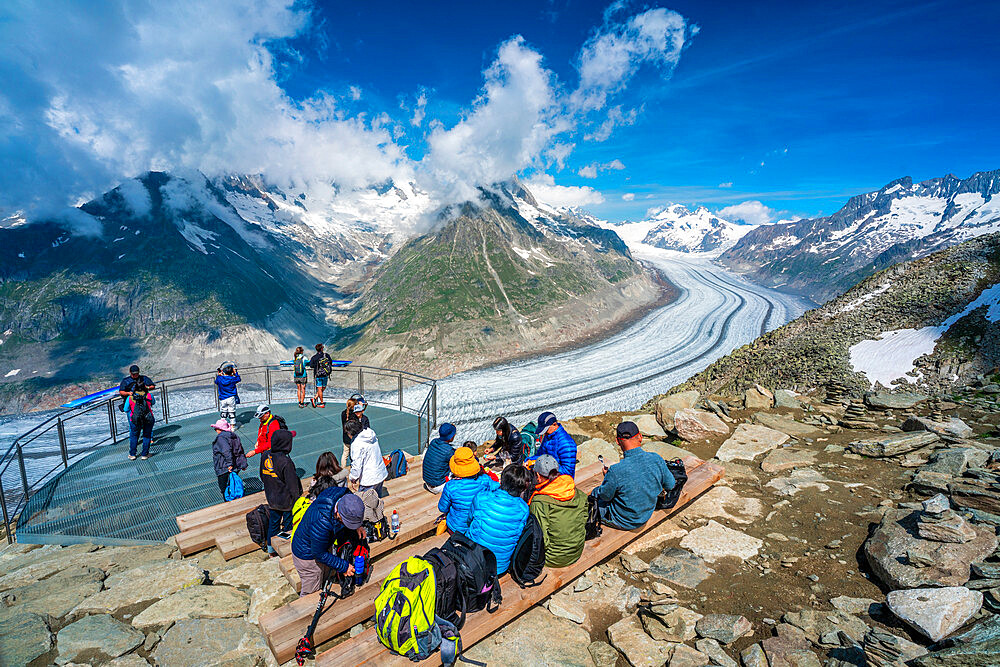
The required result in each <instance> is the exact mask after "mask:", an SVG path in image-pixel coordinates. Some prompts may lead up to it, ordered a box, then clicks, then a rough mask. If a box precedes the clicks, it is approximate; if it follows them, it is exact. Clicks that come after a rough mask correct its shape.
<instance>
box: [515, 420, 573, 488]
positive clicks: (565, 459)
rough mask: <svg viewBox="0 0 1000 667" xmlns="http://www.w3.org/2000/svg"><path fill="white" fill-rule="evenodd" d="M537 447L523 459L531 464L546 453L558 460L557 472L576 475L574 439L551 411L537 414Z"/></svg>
mask: <svg viewBox="0 0 1000 667" xmlns="http://www.w3.org/2000/svg"><path fill="white" fill-rule="evenodd" d="M536 433H537V437H538V449H536V450H535V455H534V456H532V457H529V458H528V459H527V460H526V461H525V465H533V464H534V462H535V461H536V460H537V459H538V457H539V456H544V455H545V454H548V455H549V456H551V457H553V458H554V459H555V460H556V461H558V462H559V473H560V474H562V475H569V476H570V477H575V476H576V440H574V439H573V436H571V435H570V434H569V433H567V432H566V429H564V428H563V427H562V424H560V423H559V421H558V420H557V419H556V416H555V415H554V414H552V413H551V412H543V413H542V414H540V415H538V430H537V431H536Z"/></svg>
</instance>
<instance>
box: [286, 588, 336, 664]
mask: <svg viewBox="0 0 1000 667" xmlns="http://www.w3.org/2000/svg"><path fill="white" fill-rule="evenodd" d="M331 586H333V577H327V579H326V581H324V582H323V590H322V591H320V594H319V604H317V605H316V613H314V614H313V617H312V621H311V622H310V623H309V627H308V628H306V634H305V635H303V637H302V639H300V640H299V643H298V645H297V646H296V647H295V663H296V664H297V665H300V667H301V665H304V664H305V662H306V659H310V660H311V659H312V658H315V657H316V649H314V648H313V633H314V632H316V625H317V624H318V623H319V617H320V616H322V615H323V612H324V611H326V609H324V607H325V606H326V599H327V598H328V597H330V596H333V597H334V598H335V599H336V598H338V597H340V596H339V595H337V594H336V593H334V592H333V591H332V590H330V588H331Z"/></svg>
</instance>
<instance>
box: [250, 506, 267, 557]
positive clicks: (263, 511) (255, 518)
mask: <svg viewBox="0 0 1000 667" xmlns="http://www.w3.org/2000/svg"><path fill="white" fill-rule="evenodd" d="M270 514H271V513H270V512H269V511H268V509H267V505H257V507H255V508H253V509H252V510H250V511H249V512H247V532H249V533H250V539H251V540H253V541H254V543H256V544H259V545H260V546H261V548H265V549H266V548H267V524H268V517H269V516H270Z"/></svg>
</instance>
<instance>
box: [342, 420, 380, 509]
mask: <svg viewBox="0 0 1000 667" xmlns="http://www.w3.org/2000/svg"><path fill="white" fill-rule="evenodd" d="M344 433H346V434H347V436H348V437H349V438H350V439H351V473H350V475H349V476H348V478H347V485H348V487H349V488H350V489H351V490H352V491H355V492H357V493H360V492H361V491H365V490H367V489H375V490H376V491H377V492H378V495H379V497H380V498H384V497H385V495H386V494H385V493H383V487H382V483H383V482H385V480H386V479H387V478H388V477H389V471H388V470H386V467H385V461H384V460H383V459H382V449H381V448H380V447H379V444H378V437H376V435H375V431H373V430H371V429H370V428H365V427H364V426H362V425H361V422H359V421H357V420H356V419H352V420H351V421H349V422H347V423H346V424H344Z"/></svg>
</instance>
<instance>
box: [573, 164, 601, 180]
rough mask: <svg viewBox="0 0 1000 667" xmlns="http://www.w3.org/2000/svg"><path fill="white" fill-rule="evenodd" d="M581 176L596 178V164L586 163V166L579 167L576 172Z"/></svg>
mask: <svg viewBox="0 0 1000 667" xmlns="http://www.w3.org/2000/svg"><path fill="white" fill-rule="evenodd" d="M576 173H578V174H580V176H582V177H583V178H597V165H595V164H588V165H587V166H586V167H581V168H580V170H579V171H578V172H576Z"/></svg>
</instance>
